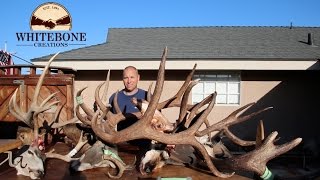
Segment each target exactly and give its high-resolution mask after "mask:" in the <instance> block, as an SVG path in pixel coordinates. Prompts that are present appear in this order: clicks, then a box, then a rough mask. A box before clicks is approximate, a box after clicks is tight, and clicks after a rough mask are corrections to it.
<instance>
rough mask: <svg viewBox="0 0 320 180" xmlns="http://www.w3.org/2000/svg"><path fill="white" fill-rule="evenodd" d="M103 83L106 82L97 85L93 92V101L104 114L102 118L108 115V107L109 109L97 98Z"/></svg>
mask: <svg viewBox="0 0 320 180" xmlns="http://www.w3.org/2000/svg"><path fill="white" fill-rule="evenodd" d="M105 83H106V82H103V83H101V84H99V85H98V87H97V88H96V91H95V94H94V98H95V101H96V103H97V105H98V107H99V108H100V110H101V111H102V112H103V114H104V115H103V116H105V115H106V114H107V113H108V111H109V110H110V107H111V106H110V105H109V106H106V105H104V104H103V102H102V100H101V99H100V96H99V92H100V89H101V86H102V85H103V84H105ZM108 84H109V83H108Z"/></svg>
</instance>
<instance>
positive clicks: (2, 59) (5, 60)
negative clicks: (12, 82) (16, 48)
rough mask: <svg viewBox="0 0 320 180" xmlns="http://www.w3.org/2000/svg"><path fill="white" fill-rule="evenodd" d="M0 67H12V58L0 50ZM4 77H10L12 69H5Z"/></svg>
mask: <svg viewBox="0 0 320 180" xmlns="http://www.w3.org/2000/svg"><path fill="white" fill-rule="evenodd" d="M0 65H1V66H8V65H13V61H12V56H11V54H10V53H7V52H5V51H2V50H0ZM5 71H6V72H5V75H12V74H13V68H5Z"/></svg>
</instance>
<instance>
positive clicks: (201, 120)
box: [187, 92, 217, 134]
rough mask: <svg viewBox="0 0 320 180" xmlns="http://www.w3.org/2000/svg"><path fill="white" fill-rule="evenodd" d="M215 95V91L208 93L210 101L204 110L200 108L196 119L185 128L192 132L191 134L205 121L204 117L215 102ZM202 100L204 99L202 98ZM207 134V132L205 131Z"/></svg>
mask: <svg viewBox="0 0 320 180" xmlns="http://www.w3.org/2000/svg"><path fill="white" fill-rule="evenodd" d="M216 96H217V93H216V92H215V93H213V94H211V95H210V97H211V102H210V103H209V105H208V107H207V108H206V109H204V110H202V112H200V113H199V114H198V115H197V116H199V115H200V116H199V117H198V118H197V116H196V117H195V118H197V121H196V122H195V123H194V124H193V125H192V126H191V127H189V128H188V129H187V131H190V132H192V133H193V134H195V133H196V131H197V130H198V129H199V128H200V126H201V125H202V124H203V122H204V121H205V119H206V118H207V116H208V115H209V113H210V112H211V110H212V109H213V107H214V104H215V103H216ZM203 101H204V100H203ZM206 134H208V133H206Z"/></svg>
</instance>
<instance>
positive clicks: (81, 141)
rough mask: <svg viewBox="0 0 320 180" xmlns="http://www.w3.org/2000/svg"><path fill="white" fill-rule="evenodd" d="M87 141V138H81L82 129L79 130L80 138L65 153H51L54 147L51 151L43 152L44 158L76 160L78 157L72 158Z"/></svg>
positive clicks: (66, 160)
mask: <svg viewBox="0 0 320 180" xmlns="http://www.w3.org/2000/svg"><path fill="white" fill-rule="evenodd" d="M87 142H88V139H84V138H83V131H81V135H80V138H79V140H78V143H77V145H76V146H75V147H74V148H73V149H72V150H71V151H70V152H69V153H68V154H66V155H61V154H57V153H53V152H54V149H52V150H51V151H49V152H47V153H45V155H46V158H56V159H61V160H63V161H65V162H70V161H72V160H76V159H79V158H72V157H73V156H74V155H75V154H76V153H77V152H79V151H80V149H81V148H82V147H83V146H84V145H85V144H86V143H87Z"/></svg>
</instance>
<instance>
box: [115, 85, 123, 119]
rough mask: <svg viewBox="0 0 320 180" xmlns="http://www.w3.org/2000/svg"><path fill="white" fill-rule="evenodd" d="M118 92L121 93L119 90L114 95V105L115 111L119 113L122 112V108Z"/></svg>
mask: <svg viewBox="0 0 320 180" xmlns="http://www.w3.org/2000/svg"><path fill="white" fill-rule="evenodd" d="M118 94H119V90H118V91H117V92H116V93H115V95H114V99H113V106H114V109H115V112H116V113H117V114H122V112H121V109H120V107H119V104H118Z"/></svg>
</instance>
